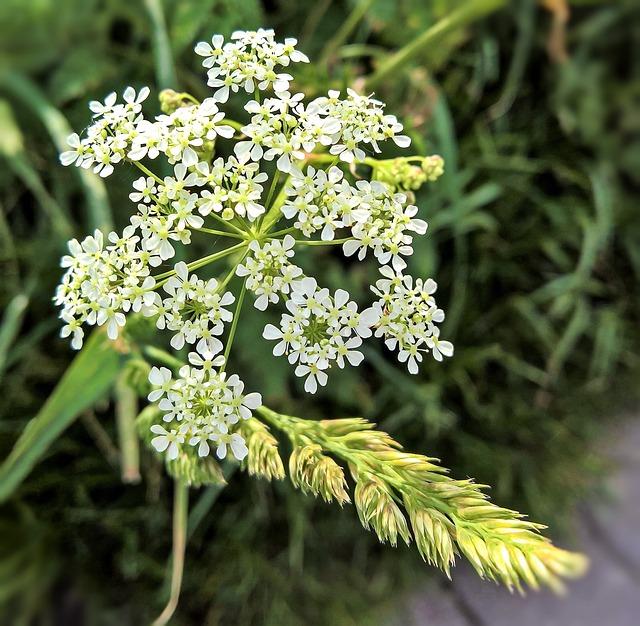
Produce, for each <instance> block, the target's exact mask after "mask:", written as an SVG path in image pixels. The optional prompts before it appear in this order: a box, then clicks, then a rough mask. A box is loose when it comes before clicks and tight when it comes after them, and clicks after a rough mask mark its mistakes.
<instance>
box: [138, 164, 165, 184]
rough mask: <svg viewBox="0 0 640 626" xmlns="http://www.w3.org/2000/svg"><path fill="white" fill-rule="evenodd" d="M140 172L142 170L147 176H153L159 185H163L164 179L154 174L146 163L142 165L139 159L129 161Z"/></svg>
mask: <svg viewBox="0 0 640 626" xmlns="http://www.w3.org/2000/svg"><path fill="white" fill-rule="evenodd" d="M131 163H133V164H134V165H135V166H136V167H137V168H138V169H139V170H140V171H141V172H144V173H145V174H146V175H147V176H149V177H151V178H153V180H155V181H156V182H157V183H159V184H160V185H164V181H163V180H162V178H160V177H159V176H156V175H155V174H154V173H153V172H152V171H151V170H150V169H149V168H148V167H147V166H146V165H142V163H140V161H131Z"/></svg>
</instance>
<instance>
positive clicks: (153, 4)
mask: <svg viewBox="0 0 640 626" xmlns="http://www.w3.org/2000/svg"><path fill="white" fill-rule="evenodd" d="M144 5H145V7H146V8H147V12H148V13H149V17H150V18H151V25H152V27H153V33H152V34H153V56H154V61H155V67H156V81H157V82H158V87H159V88H161V89H165V88H167V87H173V88H174V89H175V88H176V87H177V86H178V79H177V78H176V68H175V66H174V64H173V53H172V51H171V42H170V41H169V35H168V33H167V22H166V20H165V17H164V10H163V8H162V3H161V2H160V0H144Z"/></svg>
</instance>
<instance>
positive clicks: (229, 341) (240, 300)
mask: <svg viewBox="0 0 640 626" xmlns="http://www.w3.org/2000/svg"><path fill="white" fill-rule="evenodd" d="M246 284H247V279H246V278H245V280H244V282H243V283H242V289H240V293H239V294H238V304H236V310H235V312H234V314H233V321H232V322H231V329H230V330H229V337H228V338H227V345H226V346H225V349H224V365H223V366H222V367H221V368H220V371H222V370H224V368H225V367H226V366H227V360H228V359H229V353H230V352H231V345H232V344H233V339H234V337H235V336H236V328H237V327H238V318H239V317H240V310H241V309H242V303H243V302H244V294H245V293H246V292H247V287H246Z"/></svg>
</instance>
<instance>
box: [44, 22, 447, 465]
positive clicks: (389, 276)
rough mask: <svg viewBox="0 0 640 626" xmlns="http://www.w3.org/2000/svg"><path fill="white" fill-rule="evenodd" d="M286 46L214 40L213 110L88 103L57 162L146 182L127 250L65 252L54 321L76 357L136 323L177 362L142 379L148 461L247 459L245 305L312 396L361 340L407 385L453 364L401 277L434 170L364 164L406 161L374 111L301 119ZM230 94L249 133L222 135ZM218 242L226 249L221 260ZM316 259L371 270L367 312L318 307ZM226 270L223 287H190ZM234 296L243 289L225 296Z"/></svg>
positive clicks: (405, 141)
mask: <svg viewBox="0 0 640 626" xmlns="http://www.w3.org/2000/svg"><path fill="white" fill-rule="evenodd" d="M295 45H296V41H295V40H293V39H286V40H285V41H284V43H279V42H277V41H275V38H274V34H273V32H272V31H270V30H259V31H257V32H237V33H234V34H233V35H232V37H231V40H230V41H228V42H224V40H223V38H222V37H221V36H220V35H216V36H214V37H213V39H212V40H211V43H200V44H198V45H197V46H196V49H195V51H196V53H197V54H199V55H201V56H202V57H204V63H203V65H204V66H205V68H207V70H208V84H209V85H210V86H211V87H212V88H213V90H214V91H213V93H212V95H211V97H209V98H207V99H205V100H204V101H202V102H198V101H196V100H195V99H194V98H193V97H192V96H190V95H188V94H176V93H175V92H167V93H164V94H161V100H162V102H163V105H164V106H163V114H161V115H159V116H157V117H156V118H155V119H154V120H149V119H146V118H145V117H144V115H143V113H142V103H143V101H144V100H145V98H146V97H147V96H148V94H149V89H147V88H146V87H145V88H143V89H141V90H140V91H138V92H136V91H135V90H134V89H133V88H131V87H129V88H127V89H126V90H125V92H124V95H123V100H122V101H119V100H118V99H117V97H116V95H115V94H111V95H109V96H108V97H107V98H106V100H105V101H104V102H103V103H101V102H91V103H90V109H91V111H92V112H93V121H92V123H91V125H90V126H89V127H88V129H87V131H86V133H85V135H84V136H83V137H79V136H78V135H76V134H73V135H71V137H69V146H70V149H69V150H68V151H66V152H63V153H62V154H61V156H60V159H61V162H62V163H63V164H65V165H71V164H75V165H76V166H79V167H83V168H91V169H93V171H94V172H96V173H97V174H99V175H100V176H102V177H106V176H109V175H110V174H111V173H112V172H113V170H114V167H115V166H117V165H119V164H121V163H128V164H132V165H133V166H135V167H137V168H138V169H139V170H140V171H141V176H140V177H139V178H138V179H136V180H135V182H134V183H133V190H132V191H131V194H130V198H131V200H132V202H133V203H134V205H135V206H136V212H135V214H134V215H133V216H132V217H131V220H130V224H129V225H128V226H127V227H126V228H125V229H124V230H123V231H122V233H116V232H111V233H109V234H108V235H106V236H104V235H103V234H102V233H101V232H99V231H96V232H95V233H94V234H93V235H92V236H88V237H86V238H85V239H84V240H83V241H81V242H79V241H77V240H72V241H71V242H70V243H69V254H68V255H67V256H65V257H64V258H63V260H62V265H63V267H64V268H66V273H65V274H64V277H63V279H62V282H61V284H60V286H59V288H58V290H57V294H56V303H57V304H58V305H59V306H60V307H61V309H62V312H61V314H60V317H61V318H62V320H63V322H64V326H63V329H62V335H63V336H70V337H71V343H72V345H73V347H74V348H80V347H81V346H82V342H83V337H84V331H83V327H85V326H104V327H105V329H106V332H107V334H108V336H109V337H110V338H111V339H116V338H117V337H118V334H119V332H120V331H121V330H122V328H123V327H124V326H125V323H126V319H127V318H126V314H127V313H132V312H133V313H140V314H142V315H144V316H148V317H151V318H153V319H154V320H155V323H156V325H157V327H158V328H159V329H163V330H166V331H168V333H170V334H171V339H170V342H171V346H172V347H173V348H175V349H177V350H179V349H181V348H183V347H184V346H188V347H189V349H190V351H191V352H190V354H189V355H188V360H189V365H185V366H184V367H183V368H182V369H180V371H179V375H178V377H177V378H176V379H173V378H172V373H171V372H170V371H169V370H168V369H166V368H153V369H152V371H151V374H150V382H151V385H152V387H153V391H152V392H151V394H150V400H152V401H154V402H159V407H160V409H161V411H162V412H163V414H164V424H163V425H160V424H156V425H154V426H153V427H152V428H153V432H154V434H155V435H156V436H155V437H154V439H153V442H152V443H153V445H154V447H155V448H156V449H157V450H159V451H167V454H168V456H169V457H170V458H175V457H176V456H177V454H178V451H179V449H180V448H181V447H183V446H192V447H194V448H196V449H197V452H198V454H199V455H201V456H206V455H208V454H210V453H211V451H213V450H215V451H216V452H217V455H218V456H219V457H223V456H225V454H226V453H227V447H229V448H230V449H231V451H232V453H233V455H234V456H235V457H236V458H238V459H242V458H243V457H244V456H245V455H246V453H247V448H246V446H245V444H244V441H243V438H242V436H241V434H240V433H239V432H238V428H237V424H238V423H239V422H240V420H243V419H246V418H248V417H250V416H251V412H252V410H254V409H256V408H257V407H259V406H260V404H261V398H260V395H259V394H257V393H249V394H246V395H245V394H244V393H243V383H242V382H241V381H240V379H239V378H238V376H237V375H235V374H234V375H230V376H226V372H225V367H226V364H227V361H228V358H229V352H230V349H231V345H232V342H233V338H234V334H235V331H236V326H237V323H238V317H239V315H240V313H241V306H242V303H243V300H244V297H245V294H246V292H250V293H251V294H253V296H254V298H255V300H254V303H255V306H256V308H258V309H260V310H265V309H267V308H269V307H281V310H282V313H281V317H280V321H279V323H278V324H277V325H273V324H266V326H265V327H264V331H263V336H264V338H266V339H267V340H272V341H274V342H275V344H274V347H273V354H274V355H276V356H282V357H285V358H287V359H288V361H289V362H290V363H291V365H292V366H294V372H295V374H296V375H297V376H299V377H302V378H304V388H305V390H306V391H308V392H310V393H314V392H315V391H316V390H317V388H318V386H319V385H320V386H322V385H325V384H326V383H327V380H328V377H329V374H330V373H331V371H332V370H334V369H335V368H336V367H337V368H343V367H346V366H347V365H352V366H356V365H358V364H360V363H361V362H362V360H363V358H364V356H363V353H362V352H360V350H359V348H360V346H361V345H362V342H363V340H364V339H366V338H368V337H371V336H372V335H374V336H375V337H379V338H381V339H383V340H384V342H385V344H386V345H387V347H388V348H389V349H391V350H397V354H398V358H399V360H400V361H401V362H403V363H406V364H407V368H408V370H409V372H411V373H413V374H415V373H417V371H418V365H419V364H420V362H421V361H422V360H423V358H424V357H425V356H426V355H430V356H432V357H434V358H435V359H437V360H442V357H443V356H451V355H452V353H453V346H452V345H451V343H449V342H448V341H444V340H441V339H440V337H439V334H440V333H439V329H438V326H437V325H438V323H439V322H442V320H443V319H444V313H443V311H442V310H441V309H439V308H438V306H437V304H436V301H435V299H434V292H435V291H436V283H435V282H434V281H433V280H431V279H428V280H424V281H423V280H419V279H417V280H414V279H412V278H411V276H409V275H408V274H405V270H406V267H407V263H406V258H407V257H409V256H410V255H411V254H412V252H413V240H414V235H423V234H424V233H425V232H426V230H427V224H426V222H425V221H423V220H421V219H419V218H418V217H417V213H418V209H417V207H416V206H414V205H412V204H411V203H410V199H411V198H412V193H411V190H415V189H417V187H419V186H420V185H421V184H422V183H424V182H426V181H427V180H433V179H435V178H437V176H438V175H439V174H440V173H442V160H441V159H440V158H439V157H427V158H424V157H418V156H409V157H398V158H394V159H388V160H378V159H376V158H375V155H376V154H378V153H379V152H380V145H381V144H382V143H383V142H384V141H386V140H391V141H392V142H393V143H394V144H395V145H396V146H397V147H399V148H406V147H408V145H409V144H410V140H409V137H407V136H406V135H403V134H402V124H400V122H398V120H397V119H396V118H395V117H394V116H393V115H389V114H387V113H385V110H384V104H383V103H382V102H380V101H379V100H376V99H374V98H372V97H371V96H367V95H360V94H358V93H356V92H354V91H352V90H347V92H346V94H341V93H340V92H337V91H330V92H329V94H328V95H327V96H323V97H319V98H316V99H314V100H311V101H310V102H307V103H305V102H304V98H303V94H301V93H294V92H293V91H291V89H290V83H291V81H292V76H291V75H290V74H289V73H287V72H286V71H285V70H287V69H288V68H290V66H291V65H292V64H295V63H299V62H307V61H308V59H307V57H306V56H305V55H304V54H302V53H301V52H299V51H298V50H296V48H295ZM243 93H245V94H250V95H247V96H246V99H247V100H248V101H247V102H246V103H245V105H244V110H245V111H246V113H247V119H246V121H245V122H237V121H235V120H230V119H228V118H226V116H225V113H224V112H223V111H222V110H221V108H220V107H221V105H222V104H223V103H225V102H227V100H228V99H229V98H230V97H232V96H234V95H239V94H243ZM160 157H162V158H164V159H165V160H166V161H167V162H168V163H169V165H170V166H171V168H172V172H171V174H170V175H168V176H160V175H158V173H157V172H154V171H153V168H152V162H153V161H155V160H156V159H159V158H160ZM165 167H166V165H165ZM358 168H360V169H358ZM365 171H366V172H368V173H369V175H368V176H367V178H366V179H365V178H362V176H363V172H365ZM196 233H203V234H208V235H211V236H212V242H213V243H215V245H216V246H217V248H215V249H213V250H212V252H211V254H209V255H208V256H205V257H202V258H199V259H194V260H190V261H187V262H183V261H180V262H177V263H171V259H173V258H174V257H175V256H176V253H177V248H179V247H186V246H188V245H189V244H190V242H191V239H192V236H193V235H194V234H196ZM213 237H214V238H215V240H214V239H213ZM314 237H315V238H314ZM221 240H223V241H226V242H229V245H228V246H227V247H225V248H220V247H219V243H220V241H221ZM316 245H327V246H332V245H333V246H338V247H340V248H341V249H342V251H343V253H344V255H346V256H347V257H352V256H353V257H357V259H359V260H363V259H365V258H366V257H368V256H373V257H375V259H376V261H377V263H378V264H379V266H380V272H381V275H382V277H381V278H380V279H379V280H378V281H377V282H376V284H375V285H372V286H371V290H372V292H373V293H374V295H375V298H376V299H375V301H374V302H373V303H372V304H371V305H370V306H368V307H367V308H364V309H362V308H361V307H359V306H358V305H357V304H356V303H355V302H354V301H353V300H352V299H351V297H350V295H349V293H348V292H347V291H345V290H344V289H338V290H336V291H335V292H333V293H331V292H330V291H329V290H328V289H327V288H325V287H323V286H321V285H320V284H318V281H317V280H316V278H313V277H311V276H306V275H305V274H304V272H303V270H302V269H301V268H300V267H299V266H298V265H296V264H295V262H294V261H295V251H296V248H298V247H301V246H316ZM223 259H224V261H225V262H226V263H227V264H228V268H227V272H226V273H224V272H223V273H222V274H224V275H220V272H218V274H217V276H216V278H201V277H199V276H198V275H197V273H196V272H197V271H198V270H199V269H200V268H203V267H205V266H209V265H210V264H212V263H214V262H216V261H220V260H223ZM229 261H230V263H229ZM168 262H169V264H168ZM236 277H238V278H239V279H240V280H238V278H236ZM234 280H235V281H237V282H238V283H240V282H241V286H239V287H238V289H237V290H236V295H235V296H234V295H233V293H232V291H231V288H230V284H231V283H232V281H234Z"/></svg>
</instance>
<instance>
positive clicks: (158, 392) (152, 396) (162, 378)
mask: <svg viewBox="0 0 640 626" xmlns="http://www.w3.org/2000/svg"><path fill="white" fill-rule="evenodd" d="M149 382H150V383H151V384H152V385H153V386H154V389H153V391H151V393H149V395H148V398H149V402H157V401H158V400H160V398H162V396H164V395H166V394H167V393H168V392H169V389H171V386H172V385H173V382H172V380H171V370H170V369H169V368H167V367H152V368H151V371H150V372H149Z"/></svg>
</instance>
